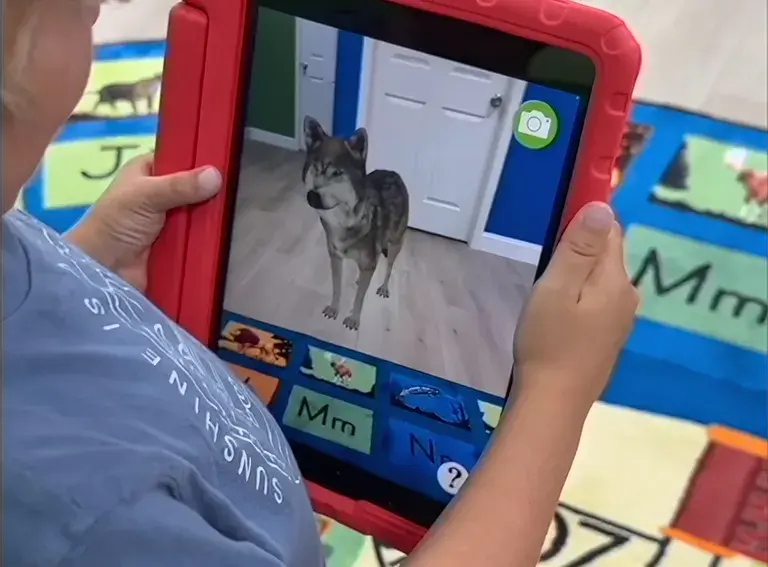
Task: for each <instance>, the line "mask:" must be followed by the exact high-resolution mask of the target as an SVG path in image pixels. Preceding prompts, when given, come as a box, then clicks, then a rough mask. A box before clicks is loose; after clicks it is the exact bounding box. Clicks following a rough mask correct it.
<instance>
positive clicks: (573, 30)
mask: <svg viewBox="0 0 768 567" xmlns="http://www.w3.org/2000/svg"><path fill="white" fill-rule="evenodd" d="M317 1H318V2H320V1H322V0H317ZM390 1H393V2H395V3H398V4H402V5H406V6H411V7H413V8H417V9H420V10H423V11H429V12H433V13H437V14H441V15H445V16H450V17H453V18H456V19H461V20H466V21H469V22H473V23H476V24H480V25H483V26H486V27H489V28H496V29H498V30H500V31H503V32H505V33H509V34H511V35H516V36H521V37H525V38H529V39H532V40H536V41H540V42H543V43H546V44H549V45H553V46H558V47H563V48H567V49H569V50H571V51H575V52H577V53H581V54H584V55H586V56H588V57H589V58H590V59H591V60H592V61H593V62H594V64H595V67H596V71H597V73H596V77H597V78H596V82H595V85H594V88H593V91H592V96H591V100H590V105H589V109H588V112H587V119H586V123H585V126H584V132H583V135H582V141H581V145H580V148H579V155H578V158H577V162H576V168H575V171H574V175H573V178H572V182H571V189H570V192H569V195H568V200H567V204H566V209H565V211H564V213H563V222H562V225H563V226H564V225H565V224H567V223H568V222H569V221H570V220H571V219H572V218H573V216H574V215H575V213H576V212H577V211H578V210H579V209H580V208H581V207H582V206H583V205H584V204H586V203H588V202H590V201H595V200H597V201H607V200H608V197H609V195H610V180H611V170H612V167H613V163H614V160H615V158H616V154H617V152H618V149H619V143H620V138H621V135H622V131H623V129H624V124H625V122H626V119H627V113H628V112H629V107H630V102H631V97H632V90H633V88H634V84H635V81H636V79H637V75H638V73H639V71H640V60H641V56H640V48H639V45H638V43H637V42H636V40H635V38H634V37H633V36H632V34H631V33H630V31H629V30H628V29H627V27H626V25H625V24H624V22H622V21H621V20H620V19H619V18H618V17H616V16H614V15H611V14H608V13H606V12H602V11H599V10H596V9H594V8H590V7H588V6H584V5H582V4H576V3H574V2H570V1H567V0H516V1H513V0H390ZM256 9H257V0H186V2H185V3H183V4H179V5H177V6H176V7H175V8H174V9H173V10H172V12H171V19H170V26H169V31H168V52H167V59H166V67H165V76H164V79H163V96H162V103H161V108H160V129H159V138H158V143H157V154H156V165H155V167H156V171H157V173H167V172H171V171H178V170H183V169H188V168H192V167H198V166H202V165H214V166H217V167H218V168H219V169H220V170H221V171H222V173H223V176H224V184H225V187H226V190H225V191H223V192H222V194H221V195H219V196H218V197H216V198H215V199H213V200H212V201H210V202H208V203H206V204H204V205H201V206H197V207H194V208H185V209H182V210H178V211H175V212H174V213H172V214H171V215H170V216H169V219H168V225H167V227H166V229H165V230H164V231H163V234H162V235H161V237H160V239H159V240H158V242H157V243H156V245H155V247H154V249H153V251H152V256H151V260H150V262H151V265H150V273H149V275H150V279H149V288H148V293H149V296H150V297H151V298H152V299H153V301H155V302H156V303H157V304H158V306H159V307H160V308H161V309H163V310H164V311H165V313H166V314H168V315H169V316H170V317H171V318H173V319H174V320H176V321H177V322H178V323H179V324H180V325H182V326H183V327H184V328H186V329H187V330H188V331H189V332H191V333H192V334H193V335H194V336H195V337H197V338H198V339H199V340H200V341H202V342H204V343H205V344H208V345H213V344H215V342H216V339H217V337H218V333H219V329H218V328H217V327H218V324H219V321H218V319H217V313H218V308H219V306H220V305H221V300H222V294H223V289H222V283H223V282H222V279H223V278H221V277H220V274H221V270H224V269H226V261H227V251H226V250H225V249H224V247H225V246H226V243H227V241H228V232H229V227H230V223H231V220H232V219H231V218H230V216H231V209H232V207H231V206H230V205H231V203H232V201H231V200H232V199H233V197H234V193H235V189H236V187H235V183H236V181H237V176H238V171H237V170H236V167H235V164H237V157H238V154H239V152H240V150H241V147H240V144H241V139H242V124H243V122H242V118H243V116H242V114H243V112H244V111H243V107H244V105H243V104H242V100H241V97H243V96H245V92H246V87H247V85H245V82H246V80H247V77H248V67H249V62H250V56H251V54H250V53H249V51H250V48H251V45H250V44H249V42H248V40H249V39H250V37H251V36H250V33H251V29H250V26H252V25H254V23H255V16H256ZM255 79H256V80H258V77H255ZM309 492H310V495H311V497H312V502H313V504H314V507H315V510H316V511H317V512H319V513H321V514H324V515H326V516H329V517H331V518H334V519H336V520H338V521H340V522H341V523H343V524H346V525H347V526H349V527H351V528H353V529H356V530H358V531H361V532H363V533H366V534H370V535H373V536H374V537H375V538H377V539H379V540H380V541H383V542H385V543H387V544H389V545H392V546H394V547H396V548H398V549H400V550H402V551H404V552H409V551H411V550H412V549H413V548H414V547H415V546H416V544H417V543H418V542H419V540H420V539H421V538H422V536H423V535H424V533H425V530H424V528H422V527H420V526H417V525H414V524H412V523H410V522H408V521H405V520H404V519H402V518H400V517H398V516H396V515H394V514H391V513H389V512H387V511H386V510H383V509H381V508H378V507H376V506H374V505H372V504H370V503H368V502H361V501H354V500H352V499H349V498H347V497H344V496H342V495H339V494H335V493H333V492H331V491H329V490H327V489H325V488H323V487H321V486H317V485H312V484H310V486H309Z"/></svg>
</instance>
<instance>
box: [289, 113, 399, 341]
mask: <svg viewBox="0 0 768 567" xmlns="http://www.w3.org/2000/svg"><path fill="white" fill-rule="evenodd" d="M304 141H305V144H306V148H307V157H306V160H305V162H304V169H303V171H302V181H303V182H304V186H305V188H306V190H307V203H308V204H309V206H310V207H312V208H313V209H315V210H316V211H317V214H318V216H319V217H320V224H321V225H322V226H323V229H324V230H325V235H326V241H327V244H328V254H329V256H330V258H331V281H332V287H333V289H332V294H331V302H330V304H329V305H328V306H326V307H325V309H323V314H324V315H325V316H326V317H328V318H329V319H336V317H337V316H338V314H339V302H340V301H341V282H342V268H343V264H344V260H345V259H347V260H352V261H353V262H355V264H357V267H358V278H357V291H356V293H355V299H354V301H353V303H352V310H351V312H350V314H349V316H348V317H346V318H345V319H344V326H345V327H347V328H348V329H353V330H354V329H358V328H359V326H360V313H361V312H362V310H363V302H364V301H365V295H366V293H367V292H368V287H369V286H370V284H371V278H372V277H373V273H374V272H375V271H376V265H377V264H378V261H379V258H380V257H384V258H385V259H386V262H387V268H386V273H385V275H384V281H383V282H382V284H381V286H379V288H378V290H377V291H376V293H377V294H378V295H379V296H381V297H385V298H386V297H389V281H390V278H391V277H392V267H393V265H394V263H395V260H396V259H397V255H398V254H399V253H400V250H402V247H403V239H404V238H405V231H406V229H407V228H408V190H407V189H406V187H405V183H404V182H403V179H402V178H401V177H400V175H398V174H397V173H395V172H394V171H387V170H383V169H377V170H376V171H372V172H370V173H367V172H366V159H367V156H368V134H367V132H366V131H365V129H364V128H360V129H358V130H357V131H356V132H355V133H354V134H352V135H351V136H350V137H349V138H346V139H343V138H336V137H333V136H329V135H328V134H327V133H326V132H325V131H324V130H323V127H322V126H321V125H320V123H319V122H318V121H317V120H315V119H314V118H312V117H311V116H307V117H305V118H304Z"/></svg>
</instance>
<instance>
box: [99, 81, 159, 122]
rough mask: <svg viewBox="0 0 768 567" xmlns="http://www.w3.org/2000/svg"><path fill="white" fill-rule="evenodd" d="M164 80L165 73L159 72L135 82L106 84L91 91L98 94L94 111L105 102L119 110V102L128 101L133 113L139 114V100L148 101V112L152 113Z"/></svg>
mask: <svg viewBox="0 0 768 567" xmlns="http://www.w3.org/2000/svg"><path fill="white" fill-rule="evenodd" d="M162 80H163V74H162V73H157V74H156V75H153V76H151V77H147V78H144V79H140V80H138V81H134V82H129V83H111V84H107V85H104V86H103V87H101V88H100V89H99V90H98V91H96V92H93V93H90V94H95V95H98V100H96V102H95V103H94V105H93V109H92V112H97V111H98V110H99V108H100V107H101V106H102V105H103V104H108V105H110V106H111V107H112V109H113V110H117V103H118V102H127V103H129V104H130V105H131V108H132V110H133V114H134V115H138V114H139V107H138V103H139V101H146V106H147V114H151V113H152V112H153V111H154V110H155V99H156V98H157V95H158V94H159V93H160V86H161V84H162Z"/></svg>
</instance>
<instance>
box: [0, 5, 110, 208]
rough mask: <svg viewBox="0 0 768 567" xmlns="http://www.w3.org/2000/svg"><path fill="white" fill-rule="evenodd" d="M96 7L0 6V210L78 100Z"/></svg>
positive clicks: (85, 75)
mask: <svg viewBox="0 0 768 567" xmlns="http://www.w3.org/2000/svg"><path fill="white" fill-rule="evenodd" d="M100 4H101V1H100V0H5V1H4V2H3V8H4V10H3V17H2V23H3V84H2V105H3V125H2V127H3V177H2V183H3V210H7V209H8V208H9V207H10V206H11V205H12V204H13V202H14V201H15V200H16V195H17V193H18V192H19V189H20V187H21V186H22V185H23V184H24V183H26V181H27V180H28V179H29V177H30V176H31V175H32V173H33V172H34V170H35V168H36V167H37V164H38V163H39V161H40V159H41V158H42V156H43V153H44V152H45V148H46V147H47V146H48V143H49V142H50V141H51V139H52V138H53V137H54V136H55V135H56V133H57V132H58V130H59V129H60V128H61V126H62V125H63V124H64V122H65V121H66V120H67V118H68V117H69V115H70V114H71V113H72V111H73V110H74V108H75V106H76V105H77V103H78V101H79V100H80V97H81V96H82V93H83V90H84V89H85V84H86V82H87V80H88V74H89V72H90V66H91V57H92V49H93V46H92V36H91V28H92V26H93V24H94V23H95V21H96V19H97V18H98V15H99V6H100Z"/></svg>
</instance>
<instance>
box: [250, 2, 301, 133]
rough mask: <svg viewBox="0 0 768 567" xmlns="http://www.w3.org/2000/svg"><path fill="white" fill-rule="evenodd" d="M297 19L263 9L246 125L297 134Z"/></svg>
mask: <svg viewBox="0 0 768 567" xmlns="http://www.w3.org/2000/svg"><path fill="white" fill-rule="evenodd" d="M296 27H297V26H296V18H294V17H293V16H286V15H285V14H281V13H280V12H275V11H273V10H269V9H267V8H260V9H259V20H258V27H257V32H256V45H255V47H254V54H253V70H252V73H251V89H250V92H249V95H248V108H247V117H246V124H247V125H248V126H252V127H255V128H259V129H261V130H266V131H268V132H273V133H275V134H281V135H283V136H288V137H289V138H293V137H294V136H295V134H296V66H297V65H298V61H297V57H298V55H297V53H296V33H297V29H296Z"/></svg>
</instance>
